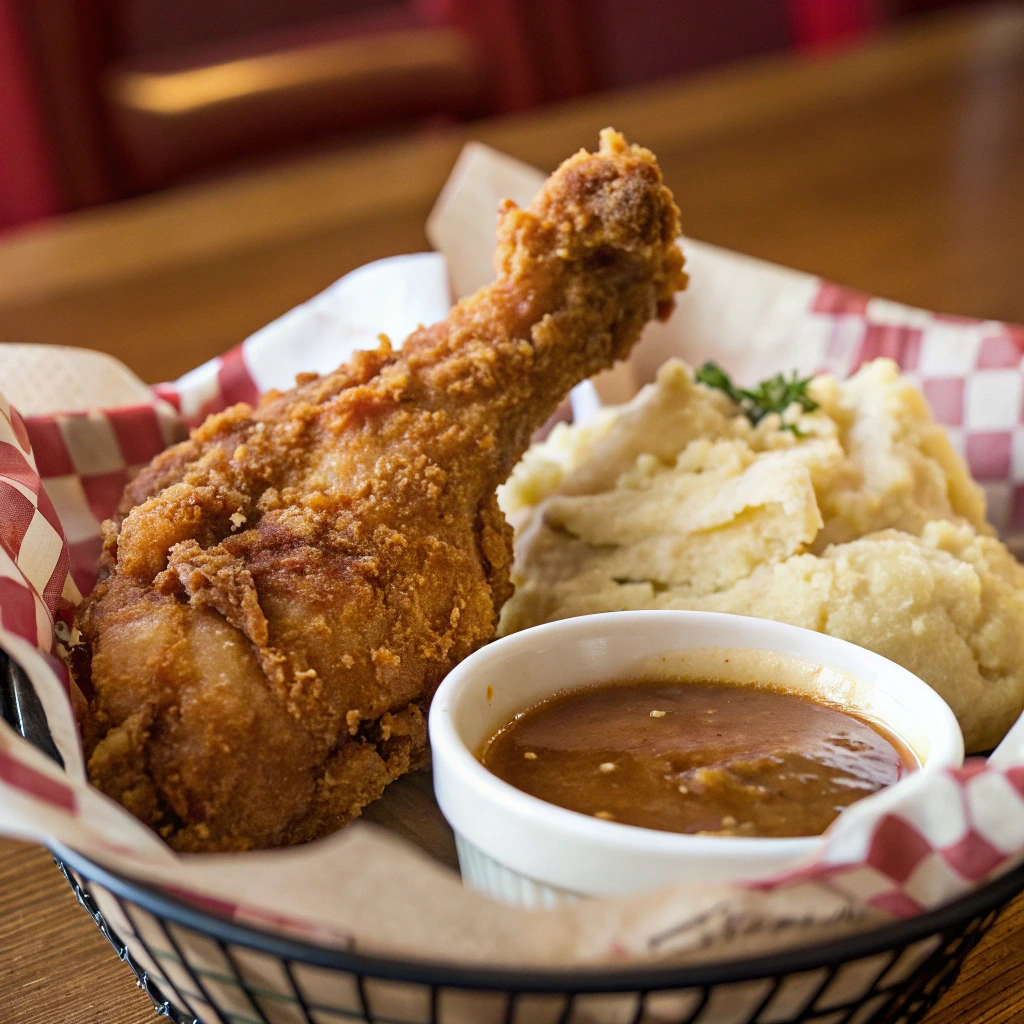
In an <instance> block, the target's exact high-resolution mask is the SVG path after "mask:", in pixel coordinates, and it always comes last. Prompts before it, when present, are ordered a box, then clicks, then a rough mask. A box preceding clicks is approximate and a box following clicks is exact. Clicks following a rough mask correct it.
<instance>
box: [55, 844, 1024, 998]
mask: <svg viewBox="0 0 1024 1024" xmlns="http://www.w3.org/2000/svg"><path fill="white" fill-rule="evenodd" d="M50 851H51V853H52V854H53V855H54V857H55V858H56V859H57V860H58V862H60V863H62V864H63V865H65V866H66V867H70V868H72V869H73V870H74V871H76V872H77V873H78V874H80V875H82V876H83V877H84V878H86V879H88V880H90V881H94V882H96V883H98V884H99V885H101V886H102V887H103V888H105V889H107V890H109V891H110V892H111V893H113V894H114V895H115V896H118V897H120V898H122V899H125V900H128V901H129V902H131V903H134V904H136V905H137V906H139V907H142V908H143V909H144V910H147V911H149V912H150V913H152V914H154V915H155V916H157V917H160V918H166V919H168V920H171V921H173V922H175V923H177V924H180V925H182V926H184V927H186V928H191V929H193V930H194V931H196V932H199V933H202V934H207V935H210V936H212V937H214V938H216V939H221V940H223V941H224V942H227V943H230V944H233V945H239V946H246V947H249V948H251V949H254V950H256V951H258V952H262V953H266V954H268V955H271V956H276V957H278V958H281V959H285V960H290V961H295V962H299V963H307V964H310V965H311V966H315V967H323V968H327V969H331V970H336V971H344V972H348V973H352V974H357V975H363V976H368V977H373V978H381V979H384V980H388V981H402V982H413V983H418V984H425V985H442V986H450V987H453V988H468V989H502V990H505V991H518V992H538V993H547V992H566V991H575V992H579V993H599V992H635V991H653V990H661V989H685V988H694V987H703V986H714V985H724V984H729V983H734V982H738V981H748V980H752V979H758V978H770V977H782V976H786V975H790V974H800V973H804V972H808V971H814V970H820V969H821V968H828V967H835V966H836V965H837V964H842V963H848V962H850V961H853V960H860V959H863V958H865V957H869V956H872V955H874V954H877V953H882V952H887V951H891V950H894V949H903V948H906V947H908V946H910V945H912V944H913V943H915V942H918V941H920V940H922V939H927V938H930V937H932V936H934V935H936V934H938V933H941V932H944V931H946V930H948V929H951V928H956V927H963V926H964V925H965V924H966V923H967V922H969V921H971V920H974V919H976V918H980V917H982V916H984V915H985V914H987V913H989V912H990V911H994V910H999V909H1001V908H1002V907H1003V906H1005V905H1006V904H1007V903H1009V902H1010V900H1012V899H1013V898H1014V897H1015V896H1017V895H1018V894H1019V893H1020V892H1021V891H1022V890H1024V863H1022V864H1020V865H1018V866H1017V867H1015V868H1014V869H1012V870H1011V871H1009V872H1007V873H1006V874H1003V875H1000V876H999V877H998V878H995V879H993V880H992V881H990V882H987V883H986V884H985V885H982V886H980V887H978V888H977V889H974V890H972V891H971V892H969V893H967V894H966V895H964V896H961V897H959V898H957V899H955V900H952V901H951V902H949V903H946V904H944V905H943V906H941V907H938V908H937V909H935V910H930V911H927V912H926V913H924V914H920V915H918V916H917V917H914V918H911V919H909V920H905V921H896V922H894V923H892V924H885V925H882V926H881V927H879V928H873V929H870V930H868V931H863V932H858V933H856V934H854V935H848V936H844V937H842V938H838V939H831V940H829V941H827V942H824V943H821V944H819V945H813V946H797V947H794V948H793V949H788V950H783V951H782V952H779V953H771V954H762V955H759V956H755V957H745V958H741V959H737V960H727V961H708V962H706V963H700V964H694V965H688V966H677V967H671V966H669V967H665V966H650V967H648V966H637V965H631V966H629V967H616V966H614V965H600V966H594V967H577V968H551V969H549V968H543V967H538V968H506V967H500V966H493V965H481V966H476V965H467V966H459V965H455V964H451V963H444V962H438V961H430V960H413V959H397V958H393V957H386V956H378V955H373V954H365V953H354V952H351V951H348V950H341V949H333V948H330V947H327V946H319V945H316V944H315V943H311V942H305V941H303V940H301V939H293V938H289V937H285V936H282V935H279V934H275V933H274V932H269V931H266V930H264V929H261V928H256V927H253V926H251V925H247V924H239V923H237V922H234V921H231V920H229V919H227V918H224V917H221V916H219V915H216V914H212V913H210V912H208V911H205V910H202V909H200V908H198V907H196V906H194V905H193V904H191V903H189V902H188V901H186V900H184V899H181V898H178V897H176V896H172V895H171V894H169V893H167V892H165V891H163V890H161V889H159V888H157V887H156V886H153V885H150V884H149V883H145V882H140V881H136V880H133V879H130V878H127V877H125V876H123V875H120V874H118V873H116V872H114V871H112V870H110V869H108V868H104V867H102V866H101V865H99V864H97V863H96V862H95V861H92V860H90V859H89V858H88V857H86V856H84V855H83V854H80V853H77V852H76V851H73V850H71V849H69V848H67V847H65V846H62V845H60V844H56V843H55V844H52V845H51V846H50Z"/></svg>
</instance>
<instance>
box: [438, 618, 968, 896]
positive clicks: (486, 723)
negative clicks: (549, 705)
mask: <svg viewBox="0 0 1024 1024" xmlns="http://www.w3.org/2000/svg"><path fill="white" fill-rule="evenodd" d="M730 650H733V651H739V652H748V654H746V655H743V656H741V658H740V659H739V660H742V658H743V657H746V658H748V659H749V658H753V657H755V655H753V654H750V653H749V652H755V651H760V652H767V653H766V655H765V664H766V666H768V669H769V674H770V667H771V663H772V659H775V662H777V663H778V665H785V664H789V665H792V663H793V661H797V662H802V663H803V666H802V668H803V670H804V671H805V676H806V681H805V683H804V684H801V685H803V686H804V688H806V689H808V690H811V691H813V692H821V693H822V694H823V695H825V696H828V697H830V698H831V699H833V700H835V699H837V697H838V698H839V699H841V700H842V702H843V703H845V704H847V705H849V706H851V708H854V709H859V710H860V711H862V712H863V713H864V714H866V715H867V716H868V717H870V718H872V719H874V720H876V721H879V722H882V723H884V724H885V725H887V726H888V727H889V728H890V729H892V730H893V731H894V732H895V733H896V734H897V735H898V736H900V737H901V738H902V739H903V740H904V742H906V743H907V744H908V745H909V746H910V747H911V749H912V750H913V751H914V753H915V754H916V755H917V756H918V759H919V760H920V761H921V764H922V768H921V770H922V771H925V772H930V771H937V770H940V769H942V768H945V767H949V766H957V765H960V764H962V763H963V758H964V744H963V736H962V735H961V733H960V728H959V726H958V725H957V721H956V718H955V717H954V716H953V713H952V711H950V709H949V707H948V705H947V704H946V703H945V701H943V700H942V698H941V697H939V695H938V694H937V693H935V691H934V690H932V689H931V687H929V686H928V685H927V684H926V683H924V682H922V681H921V680H920V679H918V678H917V676H915V675H913V674H911V673H910V672H908V671H907V670H906V669H903V668H901V667H900V666H899V665H896V664H894V663H893V662H891V661H888V660H887V659H886V658H883V657H881V656H880V655H877V654H873V653H872V652H870V651H866V650H864V649H863V648H862V647H857V646H855V645H854V644H850V643H847V642H845V641H843V640H836V639H835V638H834V637H829V636H825V635H823V634H821V633H814V632H811V631H809V630H805V629H799V628H797V627H795V626H787V625H783V624H781V623H778V622H770V621H767V620H764V619H754V618H748V617H746V616H739V615H719V614H713V613H709V612H685V611H638V612H610V613H607V614H600V615H587V616H583V617H580V618H574V619H565V620H562V621H559V622H552V623H548V624H547V625H544V626H537V627H535V628H533V629H527V630H523V631H522V632H521V633H514V634H512V635H511V636H508V637H505V638H504V639H501V640H498V641H496V642H495V643H492V644H490V645H488V646H487V647H484V648H482V649H481V650H479V651H477V652H476V653H475V654H473V655H472V656H471V657H469V658H467V659H466V660H465V661H464V662H462V664H460V665H459V666H458V667H457V668H455V669H454V670H453V671H452V672H451V673H449V675H448V677H447V678H446V679H445V680H444V682H443V683H442V684H441V686H440V688H439V689H438V691H437V693H436V695H435V696H434V699H433V703H432V705H431V709H430V743H431V750H432V755H433V769H434V790H435V793H436V795H437V801H438V804H439V805H440V807H441V810H442V812H443V813H444V816H445V817H446V818H447V819H448V822H449V823H450V824H451V826H452V828H453V829H454V830H455V836H456V842H457V845H458V851H459V863H460V866H461V868H462V876H463V879H464V881H465V882H466V883H467V884H468V885H471V886H473V887H474V888H477V889H481V890H483V891H485V892H487V893H489V894H491V895H493V896H496V897H499V898H501V899H505V900H508V901H510V902H514V903H519V904H523V905H526V906H536V905H552V904H555V903H558V902H562V901H564V900H566V899H573V898H575V897H578V896H582V895H614V894H621V893H629V892H636V891H639V890H642V889H647V888H652V887H655V886H658V885H662V884H665V883H668V882H673V881H679V880H682V879H687V880H692V881H694V882H700V881H712V880H713V881H740V880H753V879H757V878H763V877H767V876H769V875H771V874H773V873H775V872H777V871H779V870H781V869H782V868H785V867H787V866H789V865H791V864H793V863H794V862H796V861H798V860H799V859H801V858H803V857H806V856H808V855H809V854H811V853H813V852H814V850H815V848H816V847H817V846H818V845H819V844H820V843H821V842H822V840H821V838H820V837H817V836H815V837H810V838H798V839H760V838H745V837H734V836H690V835H680V834H677V833H671V832H657V831H654V830H651V829H644V828H636V827H634V826H631V825H623V824H619V823H617V822H610V821H602V820H600V819H598V818H593V817H590V816H588V815H584V814H577V813H576V812H574V811H568V810H565V809H564V808H561V807H556V806H555V805H554V804H549V803H547V802H545V801H543V800H539V799H537V798H536V797H532V796H529V795H528V794H526V793H523V792H521V791H520V790H518V789H516V788H515V787H513V786H510V785H509V784H508V783H506V782H503V781H502V780H501V779H499V778H498V777H497V776H495V775H493V774H492V773H491V772H489V771H488V770H487V769H486V768H484V767H483V765H481V764H480V763H479V761H477V759H476V756H475V755H476V752H477V751H478V750H479V749H480V747H481V746H482V744H483V743H484V742H486V740H487V739H489V738H490V737H491V736H492V735H493V734H494V733H495V732H496V731H497V729H499V728H500V727H501V726H502V725H504V724H506V723H507V722H508V721H510V720H511V719H512V718H513V716H514V715H516V714H517V713H519V712H520V711H523V710H525V709H526V708H528V707H531V706H532V705H534V704H536V703H537V702H538V701H541V700H543V699H544V698H546V697H549V696H551V695H552V694H554V693H557V692H559V691H562V690H566V689H570V688H576V687H581V686H587V685H593V684H596V683H601V682H605V681H607V680H610V679H615V678H622V677H623V676H625V675H629V674H634V673H637V672H643V671H644V670H645V669H647V668H649V667H650V665H651V664H653V663H658V662H661V663H664V662H665V660H666V658H668V659H677V658H678V659H682V661H680V664H683V663H684V662H685V659H686V658H687V657H689V658H690V659H691V660H693V659H697V660H698V661H699V660H700V659H704V662H707V659H708V658H711V659H716V658H717V659H719V660H724V658H725V657H726V656H728V654H729V651H730ZM757 657H761V656H760V655H757ZM819 666H820V667H823V670H818V669H817V667H819ZM837 680H845V684H843V683H842V682H840V683H839V684H837ZM837 686H838V689H837ZM840 691H841V692H840ZM897 785H899V783H897ZM868 799H871V798H868Z"/></svg>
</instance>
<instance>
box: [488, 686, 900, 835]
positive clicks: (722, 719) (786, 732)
mask: <svg viewBox="0 0 1024 1024" xmlns="http://www.w3.org/2000/svg"><path fill="white" fill-rule="evenodd" d="M479 758H480V761H481V762H482V763H483V765H484V766H485V767H486V768H488V769H490V771H492V772H493V773H494V774H495V775H497V776H498V777H499V778H501V779H504V780H505V781H506V782H508V783H510V784H511V785H513V786H515V787H516V788H517V789H521V790H522V791H523V792H524V793H529V794H531V795H532V796H536V797H539V798H540V799H541V800H546V801H548V802H549V803H553V804H557V805H558V806H560V807H566V808H568V809H569V810H572V811H579V812H580V813H581V814H589V815H593V816H595V817H598V818H605V819H607V820H610V821H618V822H622V823H624V824H627V825H639V826H640V827H641V828H652V829H660V830H661V831H665V832H688V833H697V834H715V835H738V836H776V837H781V836H811V835H819V834H820V833H822V832H823V831H824V830H825V829H826V828H828V826H829V825H830V824H831V823H832V821H833V820H834V819H835V818H836V816H837V815H838V814H839V812H840V811H841V810H842V809H843V808H844V807H847V806H849V805H850V804H852V803H855V802H856V801H857V800H860V799H862V798H863V797H865V796H868V795H870V794H871V793H874V792H876V791H878V790H879V789H882V788H883V787H885V786H888V785H891V784H892V783H894V782H896V781H897V780H898V779H899V778H900V777H901V776H902V775H904V774H905V773H906V772H909V771H913V770H915V769H916V768H917V767H919V764H918V761H917V758H916V757H915V756H914V754H913V753H912V752H911V751H910V749H909V748H908V747H907V746H906V745H905V744H904V743H902V741H900V740H899V739H898V738H897V737H896V736H894V735H891V734H890V733H888V732H885V731H883V728H882V727H880V726H878V725H876V724H875V723H869V722H867V721H865V720H863V719H860V718H858V717H856V716H855V715H853V714H850V713H849V712H848V711H846V710H841V709H839V708H838V707H835V706H832V705H829V704H825V703H819V702H818V701H815V700H813V699H810V698H808V697H805V696H802V695H798V694H795V693H791V692H787V691H785V690H780V689H774V688H770V687H764V686H741V685H735V684H732V683H725V682H720V681H716V680H707V679H701V680H680V681H678V682H676V681H667V680H660V679H658V680H644V679H641V680H627V681H623V682H614V683H605V684H602V685H599V686H594V687H588V688H584V689H580V690H572V691H569V692H566V693H561V694H557V695H556V696H554V697H551V698H549V699H548V700H545V701H543V702H542V703H540V704H538V705H536V706H535V707H533V708H530V709H528V710H527V711H525V712H523V713H522V714H520V715H518V716H517V717H516V718H515V719H513V720H512V721H511V722H510V723H509V724H508V725H506V726H504V727H503V728H502V729H500V730H499V731H498V732H497V733H496V734H495V735H494V736H493V737H492V738H491V739H490V740H489V741H488V742H487V743H486V744H485V745H484V747H483V749H482V750H481V751H480V754H479Z"/></svg>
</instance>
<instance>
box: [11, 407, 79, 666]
mask: <svg viewBox="0 0 1024 1024" xmlns="http://www.w3.org/2000/svg"><path fill="white" fill-rule="evenodd" d="M69 568H70V562H69V556H68V549H67V546H66V545H65V543H64V537H63V534H62V531H61V523H60V519H59V518H58V514H57V511H56V509H55V508H54V506H53V503H52V502H51V500H50V498H49V496H48V494H47V492H46V491H45V490H44V489H43V487H42V483H41V481H40V478H39V472H38V470H37V467H36V462H35V459H34V458H33V455H32V445H31V442H30V440H29V433H28V430H27V429H26V425H25V423H24V422H23V421H22V419H21V417H20V416H19V415H18V413H17V411H16V410H15V409H12V408H11V407H10V405H8V403H7V401H6V400H5V399H4V398H3V397H2V396H0V622H2V624H3V628H4V629H5V630H8V631H9V632H11V633H13V634H14V635H15V636H18V637H21V638H22V639H24V640H27V641H28V642H29V643H31V644H33V645H34V646H36V647H38V648H39V649H40V650H42V651H45V652H49V651H50V650H51V649H52V648H53V629H54V622H55V620H56V619H57V618H58V616H63V617H66V616H67V614H68V612H69V611H70V609H71V607H72V605H73V603H74V602H76V601H77V600H78V599H79V594H78V591H77V589H76V588H75V585H74V583H73V582H72V580H71V578H70V575H69Z"/></svg>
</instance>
